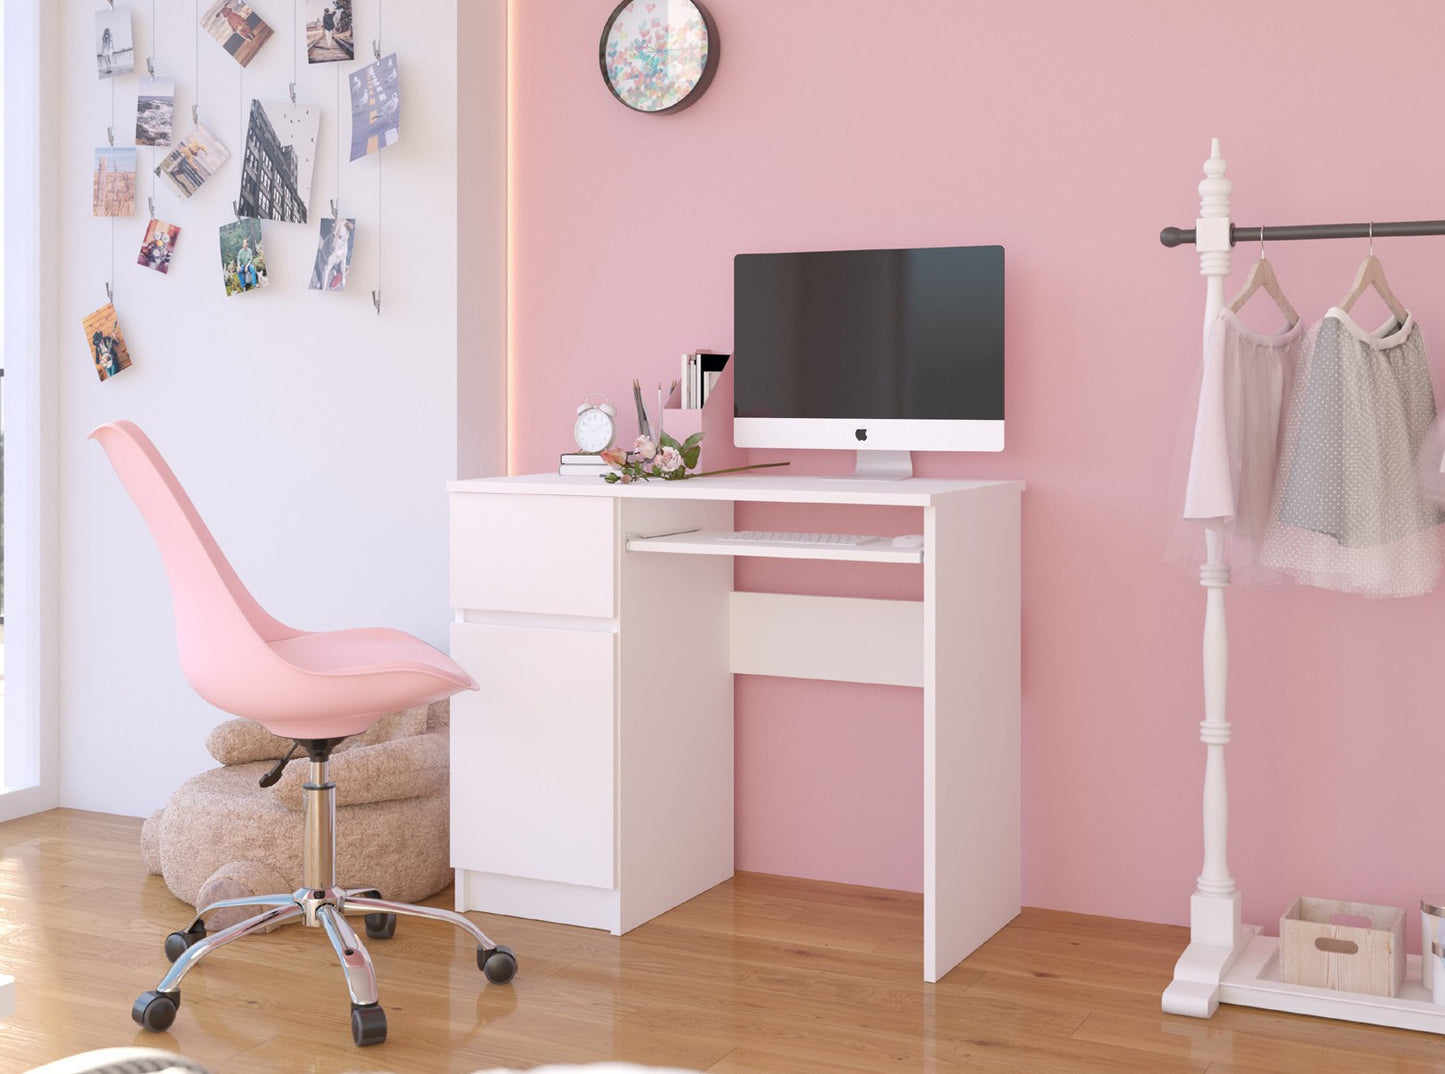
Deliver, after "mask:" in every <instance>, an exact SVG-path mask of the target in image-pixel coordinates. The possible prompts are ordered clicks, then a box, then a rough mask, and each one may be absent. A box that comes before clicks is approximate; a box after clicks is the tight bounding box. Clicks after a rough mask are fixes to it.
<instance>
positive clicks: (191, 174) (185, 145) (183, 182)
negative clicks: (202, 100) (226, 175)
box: [156, 123, 231, 198]
mask: <svg viewBox="0 0 1445 1074" xmlns="http://www.w3.org/2000/svg"><path fill="white" fill-rule="evenodd" d="M230 159H231V152H230V150H228V149H227V148H226V147H225V146H223V145H222V144H221V143H220V142H219V141H218V140H217V139H216V136H215V135H213V134H212V133H211V132H210V131H208V130H206V128H205V127H203V126H202V125H201V124H199V123H197V124H196V126H195V128H194V129H193V130H192V131H191V133H190V134H187V135H186V136H185V137H184V138H182V139H181V140H180V141H179V142H177V143H176V145H175V148H173V149H172V150H171V151H170V152H169V153H167V154H166V155H165V157H164V158H163V159H162V160H161V162H160V163H159V164H157V165H156V174H157V175H159V176H161V177H162V178H164V179H166V180H167V181H169V182H170V184H171V187H172V189H174V190H175V192H176V193H177V194H179V195H180V196H181V197H183V198H189V197H190V196H191V195H192V194H194V193H195V192H196V191H197V190H199V189H200V188H201V184H202V183H204V182H205V181H206V180H207V179H209V178H210V177H211V176H213V175H215V174H216V169H217V168H219V167H220V166H221V165H222V164H224V163H226V161H228V160H230Z"/></svg>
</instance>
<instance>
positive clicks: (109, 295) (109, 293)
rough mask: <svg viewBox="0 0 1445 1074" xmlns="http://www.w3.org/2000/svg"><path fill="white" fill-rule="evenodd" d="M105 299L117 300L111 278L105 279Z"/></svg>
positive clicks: (108, 300)
mask: <svg viewBox="0 0 1445 1074" xmlns="http://www.w3.org/2000/svg"><path fill="white" fill-rule="evenodd" d="M105 300H106V301H107V302H114V301H115V289H114V288H112V287H111V285H110V281H109V280H106V281H105Z"/></svg>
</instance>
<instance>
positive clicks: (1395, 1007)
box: [1164, 925, 1445, 1034]
mask: <svg viewBox="0 0 1445 1074" xmlns="http://www.w3.org/2000/svg"><path fill="white" fill-rule="evenodd" d="M1245 933H1246V936H1245V942H1244V947H1243V949H1242V950H1241V951H1240V952H1239V953H1238V956H1237V957H1236V958H1234V959H1233V960H1232V963H1231V964H1230V965H1229V966H1228V968H1227V969H1226V970H1225V971H1224V974H1223V977H1222V979H1221V980H1220V981H1219V983H1218V986H1217V989H1211V988H1210V986H1209V985H1208V984H1206V983H1204V982H1201V981H1198V980H1181V979H1179V978H1177V977H1176V978H1175V980H1174V983H1173V984H1171V985H1170V986H1169V988H1168V989H1167V990H1166V991H1165V993H1164V1009H1165V1010H1166V1011H1169V1012H1171V1013H1174V1014H1189V1015H1194V1016H1195V1017H1201V1018H1207V1017H1209V1015H1210V1014H1213V1013H1214V1006H1215V1004H1214V1003H1213V1002H1209V1001H1208V998H1207V994H1208V993H1210V992H1216V995H1217V1000H1216V1002H1218V1003H1232V1004H1234V1005H1235V1006H1239V1007H1259V1008H1262V1009H1265V1010H1271V1011H1288V1012H1289V1013H1291V1014H1308V1015H1314V1016H1316V1017H1319V1018H1337V1019H1339V1020H1341V1021H1344V1022H1366V1023H1368V1024H1370V1025H1377V1026H1391V1027H1393V1028H1395V1029H1415V1030H1419V1031H1421V1032H1424V1033H1440V1034H1445V1006H1436V1005H1435V1003H1434V1001H1433V1000H1432V998H1431V995H1430V993H1429V992H1428V991H1426V989H1425V988H1424V987H1423V986H1422V985H1421V984H1420V959H1419V956H1417V955H1409V956H1407V958H1406V960H1405V983H1404V985H1403V986H1402V987H1401V989H1400V994H1399V995H1398V996H1393V997H1391V996H1369V995H1364V994H1363V993H1359V992H1340V991H1336V990H1335V989H1333V988H1311V987H1309V986H1308V985H1298V984H1286V983H1285V982H1284V981H1281V980H1280V979H1279V940H1278V939H1276V938H1275V937H1273V936H1261V935H1259V928H1258V926H1255V925H1248V926H1246V927H1245ZM1191 1007H1194V1008H1197V1009H1188V1008H1191ZM1205 1007H1207V1008H1208V1009H1207V1010H1206V1009H1204V1008H1205Z"/></svg>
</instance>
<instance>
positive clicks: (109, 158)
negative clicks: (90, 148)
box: [90, 146, 135, 216]
mask: <svg viewBox="0 0 1445 1074" xmlns="http://www.w3.org/2000/svg"><path fill="white" fill-rule="evenodd" d="M90 207H91V213H92V214H93V215H95V216H134V215H135V147H134V146H101V147H100V148H99V149H97V150H96V151H95V175H94V176H93V181H92V184H91V194H90Z"/></svg>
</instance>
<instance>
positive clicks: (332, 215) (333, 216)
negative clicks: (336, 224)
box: [331, 198, 341, 220]
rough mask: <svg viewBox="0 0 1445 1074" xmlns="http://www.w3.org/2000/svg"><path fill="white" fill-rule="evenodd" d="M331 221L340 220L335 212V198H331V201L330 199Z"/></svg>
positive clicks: (339, 215)
mask: <svg viewBox="0 0 1445 1074" xmlns="http://www.w3.org/2000/svg"><path fill="white" fill-rule="evenodd" d="M331 219H333V220H340V219H341V214H340V213H339V212H337V211H336V199H335V198H332V199H331Z"/></svg>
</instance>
